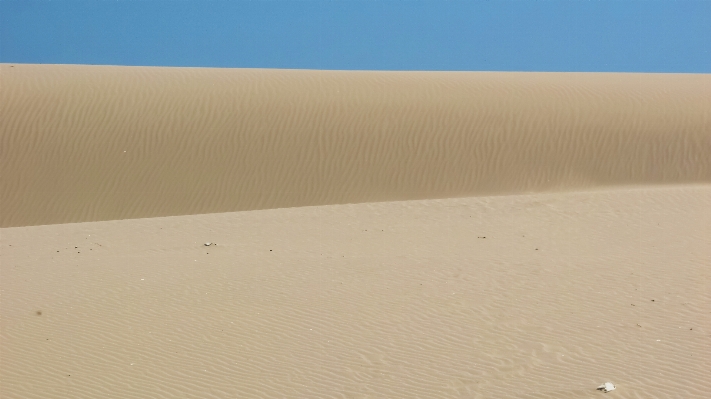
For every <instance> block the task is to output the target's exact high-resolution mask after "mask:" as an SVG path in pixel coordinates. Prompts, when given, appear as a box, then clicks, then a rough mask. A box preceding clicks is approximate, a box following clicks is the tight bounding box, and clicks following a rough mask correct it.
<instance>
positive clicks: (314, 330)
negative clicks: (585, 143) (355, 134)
mask: <svg viewBox="0 0 711 399" xmlns="http://www.w3.org/2000/svg"><path fill="white" fill-rule="evenodd" d="M710 226H711V187H710V186H698V187H675V188H653V189H652V188H650V189H634V190H616V191H609V192H594V193H590V192H588V193H570V194H535V195H520V196H506V197H482V198H463V199H446V200H424V201H404V202H388V203H370V204H356V205H333V206H320V207H303V208H290V209H275V210H262V211H247V212H235V213H223V214H212V215H198V216H177V217H167V218H150V219H140V220H123V221H105V222H92V223H78V224H63V225H52V226H36V227H22V228H8V229H3V230H2V240H1V245H2V269H1V270H2V276H1V277H2V280H1V287H2V347H1V348H0V355H1V359H2V361H1V362H0V377H1V378H2V386H1V393H2V395H1V396H2V398H3V399H4V398H42V399H47V398H75V399H78V398H183V397H184V398H239V397H244V398H320V397H324V398H325V397H328V398H366V397H367V398H506V397H511V398H514V397H515V398H592V397H600V396H598V395H605V394H603V393H599V392H597V391H595V387H597V386H598V385H599V384H601V383H603V382H605V381H612V382H613V383H615V384H617V386H618V389H617V390H616V391H614V392H612V393H609V394H608V395H610V397H619V398H704V397H708V393H709V392H711V378H709V374H708V370H710V369H711V317H710V315H711V290H710V289H709V288H710V284H709V282H710V281H711V267H709V265H711V256H710V255H711V244H710V243H711V241H710V240H709V237H710V234H711V227H710ZM484 237H486V238H484ZM206 241H210V242H215V243H217V245H216V246H210V247H205V246H204V242H206ZM38 311H41V312H42V314H41V315H37V312H38Z"/></svg>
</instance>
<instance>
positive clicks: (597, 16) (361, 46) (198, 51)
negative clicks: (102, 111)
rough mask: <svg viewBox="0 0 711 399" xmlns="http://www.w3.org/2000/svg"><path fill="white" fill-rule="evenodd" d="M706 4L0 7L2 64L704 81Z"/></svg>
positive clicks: (75, 2)
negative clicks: (684, 75) (588, 74)
mask: <svg viewBox="0 0 711 399" xmlns="http://www.w3.org/2000/svg"><path fill="white" fill-rule="evenodd" d="M709 27H711V0H700V1H693V0H681V1H671V0H664V1H661V0H659V1H655V0H647V1H633V0H616V1H605V0H600V1H578V0H567V1H536V0H517V1H504V0H501V1H474V0H470V1H444V0H438V1H424V0H423V1H372V0H371V1H347V0H333V1H298V0H290V1H241V0H231V1H211V0H199V1H198V0H192V1H180V0H170V1H165V0H118V1H116V0H112V1H104V0H91V1H79V0H54V1H49V0H0V35H1V36H0V40H1V41H0V62H4V63H53V64H110V65H156V66H195V67H240V68H247V67H248V68H300V69H370V70H465V71H481V70H496V71H512V70H516V71H618V72H703V73H709V72H711V53H710V51H711V50H710V49H711V28H709Z"/></svg>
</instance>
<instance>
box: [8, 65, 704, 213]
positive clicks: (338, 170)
mask: <svg viewBox="0 0 711 399" xmlns="http://www.w3.org/2000/svg"><path fill="white" fill-rule="evenodd" d="M710 93H711V75H693V74H690V75H683V74H678V75H674V74H667V75H665V74H607V73H605V74H585V73H481V72H474V73H472V72H329V71H288V70H287V71H284V70H244V69H198V68H192V69H191V68H136V67H108V66H66V65H65V66H60V65H1V66H0V113H1V114H2V117H1V118H0V168H1V170H2V174H1V175H0V203H1V204H2V207H3V212H2V213H0V227H11V226H27V225H40V224H54V223H67V222H85V221H98V220H113V219H125V218H144V217H156V216H174V215H185V214H199V213H217V212H232V211H241V210H254V209H268V208H280V207H291V206H307V205H327V204H344V203H358V202H370V201H392V200H409V199H433V198H450V197H466V196H474V195H492V194H517V193H525V192H541V191H561V190H577V189H588V188H591V187H609V186H620V185H629V184H656V183H680V182H682V183H683V182H686V183H694V182H697V181H706V182H711V156H709V154H711V114H710V111H709V110H711V95H710Z"/></svg>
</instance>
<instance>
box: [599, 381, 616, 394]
mask: <svg viewBox="0 0 711 399" xmlns="http://www.w3.org/2000/svg"><path fill="white" fill-rule="evenodd" d="M615 389H617V387H616V386H615V384H613V383H611V382H606V383H604V384H602V385H600V386H599V387H597V390H598V391H602V392H605V393H608V392H610V391H614V390H615Z"/></svg>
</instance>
